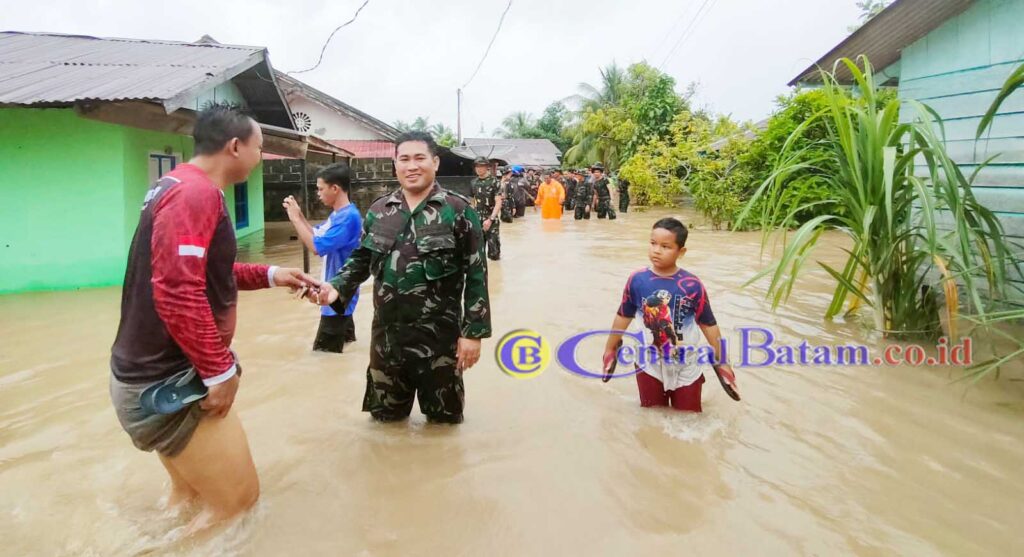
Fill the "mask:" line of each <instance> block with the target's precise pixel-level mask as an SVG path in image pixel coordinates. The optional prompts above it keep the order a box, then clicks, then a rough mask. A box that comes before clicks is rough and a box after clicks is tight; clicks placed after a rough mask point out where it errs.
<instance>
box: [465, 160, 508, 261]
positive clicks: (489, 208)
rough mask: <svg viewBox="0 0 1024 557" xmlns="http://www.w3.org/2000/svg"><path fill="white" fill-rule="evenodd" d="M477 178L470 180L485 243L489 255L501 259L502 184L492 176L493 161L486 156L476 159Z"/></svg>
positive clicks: (494, 259)
mask: <svg viewBox="0 0 1024 557" xmlns="http://www.w3.org/2000/svg"><path fill="white" fill-rule="evenodd" d="M475 167H476V168H475V170H476V178H473V181H472V182H470V186H471V188H472V190H473V197H474V198H475V199H476V211H477V213H480V217H481V218H482V219H483V221H482V222H483V229H484V243H485V244H486V245H487V257H488V258H490V259H491V260H493V261H497V260H499V259H501V236H500V235H499V233H500V231H499V230H498V229H499V227H500V226H501V220H500V219H499V218H498V217H499V216H500V215H501V211H502V210H503V203H502V199H501V186H499V185H498V180H496V179H495V178H494V176H491V163H490V161H488V160H487V159H485V158H484V157H477V159H476V161H475Z"/></svg>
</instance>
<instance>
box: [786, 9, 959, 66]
mask: <svg viewBox="0 0 1024 557" xmlns="http://www.w3.org/2000/svg"><path fill="white" fill-rule="evenodd" d="M973 3H974V0H896V1H895V2H893V3H892V5H890V6H889V7H888V8H886V9H885V10H883V11H882V12H881V13H879V14H878V15H876V16H875V17H873V18H872V19H871V20H870V21H868V22H867V23H865V24H864V25H863V26H862V27H861V28H860V29H858V30H856V31H854V32H853V34H851V35H850V36H849V37H847V38H846V40H844V41H843V42H841V43H839V44H838V45H836V46H835V47H834V48H833V49H832V50H830V51H828V53H827V54H825V55H824V56H822V57H821V58H820V59H818V61H817V62H815V63H814V64H811V66H809V67H808V68H807V69H805V70H804V71H802V72H800V74H799V75H797V76H796V77H794V78H793V79H792V81H790V82H789V84H790V85H796V84H798V83H801V82H808V83H819V82H821V75H820V74H819V71H818V69H819V68H821V69H824V70H827V71H832V67H833V66H834V65H835V63H836V61H837V60H839V59H840V58H851V59H856V57H858V56H860V55H862V54H863V55H865V56H867V57H868V60H870V61H871V65H872V66H874V67H875V69H877V70H882V69H884V68H886V67H888V66H889V65H890V64H892V63H893V62H895V61H897V60H899V59H900V55H901V54H902V51H903V49H904V48H906V47H907V46H909V45H911V44H913V43H914V42H916V41H917V40H918V39H920V38H921V37H924V36H925V35H927V34H928V33H930V32H932V31H933V30H935V29H936V28H938V27H939V26H940V25H942V24H943V23H945V22H946V21H948V20H950V19H952V18H954V17H956V16H957V15H960V13H962V12H963V11H964V10H966V9H967V8H968V7H970V5H971V4H973ZM836 79H838V80H839V82H840V83H850V82H851V81H852V80H853V75H852V74H850V70H849V69H847V68H846V66H845V65H840V66H839V67H837V68H836Z"/></svg>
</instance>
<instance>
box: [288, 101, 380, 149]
mask: <svg viewBox="0 0 1024 557" xmlns="http://www.w3.org/2000/svg"><path fill="white" fill-rule="evenodd" d="M288 104H289V105H290V106H291V108H292V113H293V115H294V113H296V112H304V113H305V114H306V115H307V116H309V118H310V120H311V122H312V126H311V127H310V129H309V131H310V132H311V133H313V134H315V135H318V136H320V137H323V138H325V139H329V140H330V139H369V140H387V138H386V137H384V136H383V135H381V134H379V133H377V132H376V131H374V130H373V129H371V128H369V127H367V126H365V125H363V124H362V123H360V122H358V121H357V120H355V119H353V118H349V117H347V116H345V115H343V114H339V113H338V112H336V111H333V110H331V109H329V108H325V107H323V106H322V105H320V104H319V103H315V102H313V101H310V100H308V99H306V98H304V97H292V98H289V99H288Z"/></svg>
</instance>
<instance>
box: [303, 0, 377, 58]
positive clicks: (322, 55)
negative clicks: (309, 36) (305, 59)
mask: <svg viewBox="0 0 1024 557" xmlns="http://www.w3.org/2000/svg"><path fill="white" fill-rule="evenodd" d="M369 3H370V0H365V1H364V2H363V5H362V6H359V9H358V10H356V13H355V15H353V16H352V19H350V20H348V21H346V22H345V23H342V24H341V25H339V26H337V27H336V28H335V29H334V31H331V34H330V36H328V37H327V40H326V41H324V47H323V48H321V49H320V58H318V59H317V61H316V64H313V67H312V68H308V69H305V70H299V71H294V72H285V73H287V74H294V73H306V72H311V71H313V70H315V69H317V68H318V67H320V63H321V62H323V61H324V52H326V51H327V45H329V44H331V39H333V38H334V34H335V33H337V32H338V31H341V29H342V28H343V27H347V26H348V25H349V24H350V23H352V22H354V21H355V20H356V18H357V17H359V12H361V11H363V8H365V7H366V5H367V4H369Z"/></svg>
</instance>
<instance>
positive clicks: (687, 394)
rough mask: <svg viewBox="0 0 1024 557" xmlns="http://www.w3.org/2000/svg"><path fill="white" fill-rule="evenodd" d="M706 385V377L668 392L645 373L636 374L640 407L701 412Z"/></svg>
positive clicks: (658, 381) (655, 379) (657, 381)
mask: <svg viewBox="0 0 1024 557" xmlns="http://www.w3.org/2000/svg"><path fill="white" fill-rule="evenodd" d="M703 384H704V376H703V375H701V376H700V377H699V378H698V379H697V380H696V381H694V382H693V383H691V384H689V385H687V386H685V387H679V388H678V389H675V390H673V391H666V390H665V386H664V385H662V384H661V381H660V380H658V379H657V378H655V377H651V376H650V375H647V374H646V373H644V372H642V371H641V372H639V373H637V374H636V386H637V387H638V388H639V389H640V406H643V407H644V408H648V407H651V406H671V407H672V408H675V409H676V410H686V411H687V412H700V411H701V409H700V391H701V385H703Z"/></svg>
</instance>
